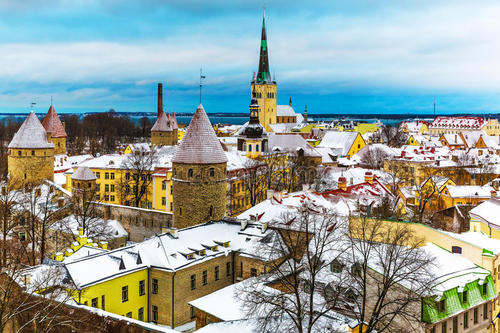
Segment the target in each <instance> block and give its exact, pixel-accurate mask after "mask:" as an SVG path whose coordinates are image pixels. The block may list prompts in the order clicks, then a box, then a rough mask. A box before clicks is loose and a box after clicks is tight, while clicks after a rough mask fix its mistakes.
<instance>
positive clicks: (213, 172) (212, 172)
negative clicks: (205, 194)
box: [209, 168, 215, 177]
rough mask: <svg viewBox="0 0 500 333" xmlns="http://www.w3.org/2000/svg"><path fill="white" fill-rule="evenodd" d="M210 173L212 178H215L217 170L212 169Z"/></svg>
mask: <svg viewBox="0 0 500 333" xmlns="http://www.w3.org/2000/svg"><path fill="white" fill-rule="evenodd" d="M209 172H210V177H213V176H215V169H214V168H210V169H209Z"/></svg>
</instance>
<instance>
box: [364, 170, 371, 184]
mask: <svg viewBox="0 0 500 333" xmlns="http://www.w3.org/2000/svg"><path fill="white" fill-rule="evenodd" d="M365 183H368V184H370V185H371V184H372V183H373V173H372V172H371V171H367V172H365Z"/></svg>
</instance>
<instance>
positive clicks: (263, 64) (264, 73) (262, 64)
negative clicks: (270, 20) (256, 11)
mask: <svg viewBox="0 0 500 333" xmlns="http://www.w3.org/2000/svg"><path fill="white" fill-rule="evenodd" d="M271 81H272V80H271V73H270V71H269V57H268V49H267V35H266V12H265V10H264V14H263V16H262V37H261V39H260V59H259V72H258V74H257V82H258V83H264V82H271Z"/></svg>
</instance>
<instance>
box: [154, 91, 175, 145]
mask: <svg viewBox="0 0 500 333" xmlns="http://www.w3.org/2000/svg"><path fill="white" fill-rule="evenodd" d="M178 129H179V126H178V124H177V119H176V117H175V113H174V114H172V116H170V114H165V111H164V110H163V84H161V83H158V115H157V119H156V122H155V123H154V125H153V127H152V128H151V145H152V146H174V145H176V144H177V141H178V137H177V130H178Z"/></svg>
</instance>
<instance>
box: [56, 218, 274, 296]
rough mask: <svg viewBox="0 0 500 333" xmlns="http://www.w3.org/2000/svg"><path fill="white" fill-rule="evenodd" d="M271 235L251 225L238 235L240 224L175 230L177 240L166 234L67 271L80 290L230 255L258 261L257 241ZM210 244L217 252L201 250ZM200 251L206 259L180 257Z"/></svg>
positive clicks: (92, 258)
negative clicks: (140, 272) (149, 269)
mask: <svg viewBox="0 0 500 333" xmlns="http://www.w3.org/2000/svg"><path fill="white" fill-rule="evenodd" d="M272 232H273V231H272V230H271V229H267V230H266V231H265V232H262V230H261V227H260V225H255V224H251V223H249V224H248V225H247V227H246V229H245V230H243V231H241V225H240V224H239V223H229V222H225V221H221V222H209V223H205V224H200V225H196V226H194V227H190V228H185V229H181V230H178V232H177V237H178V238H174V237H173V236H172V235H170V234H168V233H166V234H162V235H157V236H154V237H152V238H149V239H147V240H144V241H143V242H141V243H137V244H133V245H130V246H126V247H122V248H119V249H117V250H114V251H108V252H106V253H103V254H97V255H94V256H90V257H85V258H82V259H81V260H78V261H75V262H72V263H69V264H67V265H66V269H67V271H68V273H69V275H70V277H71V278H72V280H73V281H74V282H75V284H76V286H77V287H79V288H83V287H86V286H88V285H91V284H93V283H96V282H98V281H102V280H106V279H111V278H114V277H116V276H119V275H123V274H128V273H130V272H133V271H137V270H142V269H145V268H147V267H151V266H155V267H157V268H161V269H166V270H169V271H175V270H178V269H182V268H185V267H189V266H192V265H196V264H199V263H201V262H204V261H206V260H210V259H212V258H214V257H219V256H226V255H228V254H229V253H231V252H232V251H239V252H240V253H244V254H245V255H247V256H255V257H259V254H258V253H257V244H258V242H259V240H260V239H262V237H265V236H266V235H268V234H269V233H272ZM226 242H227V243H228V244H229V245H228V247H223V246H222V245H221V244H223V243H226ZM213 243H215V244H220V245H219V247H218V249H217V250H216V251H212V250H211V249H210V248H206V246H204V245H207V244H213ZM200 247H201V248H206V253H205V255H198V254H195V255H194V258H193V259H187V257H186V256H185V255H184V254H183V253H184V252H185V251H189V253H194V252H195V251H193V250H191V248H200ZM139 256H140V258H141V260H140V261H139V260H138V257H139ZM141 261H142V263H141ZM120 262H123V264H124V266H125V268H124V269H120Z"/></svg>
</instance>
